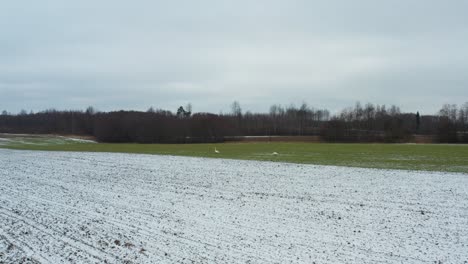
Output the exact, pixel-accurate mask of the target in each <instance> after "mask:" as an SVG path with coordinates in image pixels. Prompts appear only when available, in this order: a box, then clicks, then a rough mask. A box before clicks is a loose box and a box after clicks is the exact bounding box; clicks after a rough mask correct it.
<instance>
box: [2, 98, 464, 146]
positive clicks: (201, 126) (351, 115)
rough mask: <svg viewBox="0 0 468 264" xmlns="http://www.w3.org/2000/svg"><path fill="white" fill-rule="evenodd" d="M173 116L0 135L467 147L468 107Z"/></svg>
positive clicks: (28, 117) (78, 116) (54, 123)
mask: <svg viewBox="0 0 468 264" xmlns="http://www.w3.org/2000/svg"><path fill="white" fill-rule="evenodd" d="M186 108H187V110H186V109H184V108H183V107H179V109H178V110H177V112H175V113H173V112H171V111H166V110H154V109H153V108H150V109H149V110H148V111H146V112H140V111H115V112H96V111H94V109H93V108H92V107H89V108H88V109H87V110H85V111H57V110H46V111H42V112H38V113H32V112H31V113H27V112H26V111H21V112H20V113H19V114H16V115H12V114H9V113H8V112H6V111H3V112H2V114H1V115H0V133H28V134H69V135H86V136H94V137H95V138H96V139H97V140H98V141H100V142H138V143H202V142H222V141H224V140H225V139H226V138H232V137H237V136H296V135H300V136H307V135H315V136H320V137H321V138H322V139H323V140H324V141H328V142H409V141H411V140H413V136H414V135H427V136H430V137H431V138H434V139H435V140H436V141H437V142H445V143H456V142H463V143H468V103H465V104H463V105H462V106H460V107H457V106H456V105H451V104H446V105H444V106H443V107H442V109H441V110H440V111H439V113H438V114H437V115H419V113H402V112H401V111H400V109H399V108H398V107H396V106H391V107H389V108H387V107H386V106H385V105H374V104H370V103H368V104H366V105H364V106H362V105H361V104H360V103H356V105H355V106H354V107H349V108H346V109H344V110H343V111H341V112H340V113H338V114H336V115H333V116H331V115H330V113H329V111H328V110H324V109H314V108H311V107H309V106H307V105H306V104H303V105H301V106H300V107H299V108H297V107H294V106H289V107H282V106H281V105H273V106H271V108H270V112H269V113H251V112H246V113H243V112H242V110H241V108H240V105H239V103H237V102H234V103H233V104H232V112H231V113H229V114H211V113H194V114H192V113H191V106H190V105H189V106H188V107H186Z"/></svg>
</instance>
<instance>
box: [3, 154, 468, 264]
mask: <svg viewBox="0 0 468 264" xmlns="http://www.w3.org/2000/svg"><path fill="white" fill-rule="evenodd" d="M466 186H468V177H467V175H466V174H460V173H444V172H416V171H402V170H376V169H363V168H348V167H335V166H315V165H301V164H291V163H279V162H258V161H240V160H226V159H206V158H192V157H175V156H160V155H133V154H118V153H113V154H111V153H77V152H50V151H49V152H38V151H17V150H8V149H0V262H7V263H9V262H21V261H26V262H27V261H29V262H31V263H38V262H39V263H60V262H77V263H94V262H98V263H102V262H105V261H107V262H127V263H175V262H180V263H239V262H241V263H314V262H315V263H378V262H385V263H439V262H438V261H440V263H463V262H464V261H466V260H467V259H468V254H467V252H468V235H467V233H466V227H467V226H468V204H467V201H468V191H467V189H466Z"/></svg>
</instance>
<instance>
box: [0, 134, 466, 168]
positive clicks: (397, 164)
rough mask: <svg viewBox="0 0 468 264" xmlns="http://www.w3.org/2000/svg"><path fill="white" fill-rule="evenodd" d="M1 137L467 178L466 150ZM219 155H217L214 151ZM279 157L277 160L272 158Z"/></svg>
mask: <svg viewBox="0 0 468 264" xmlns="http://www.w3.org/2000/svg"><path fill="white" fill-rule="evenodd" d="M1 138H2V136H1V135H0V148H10V149H18V150H47V151H79V152H121V153H140V154H160V155H176V156H192V157H209V158H224V159H242V160H261V161H276V162H291V163H302V164H317V165H337V166H349V167H362V168H381V169H405V170H422V171H446V172H464V173H468V145H457V144H453V145H449V144H329V143H301V142H270V143H269V142H261V143H260V142H259V143H252V142H251V143H225V144H106V143H99V144H96V143H93V142H89V141H86V140H84V141H83V140H76V139H75V140H71V139H69V138H65V137H56V136H34V137H33V136H28V135H24V136H11V135H10V136H9V137H6V136H3V141H1ZM215 147H216V148H217V149H218V150H219V152H220V153H215V152H214V148H215ZM273 152H277V153H278V155H272V153H273Z"/></svg>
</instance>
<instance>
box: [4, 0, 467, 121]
mask: <svg viewBox="0 0 468 264" xmlns="http://www.w3.org/2000/svg"><path fill="white" fill-rule="evenodd" d="M467 12H468V1H465V0H460V1H457V0H450V1H440V0H438V1H436V0H434V1H433V0H392V1H378V0H356V1H349V0H342V1H338V0H326V1H325V0H324V1H313V0H304V1H291V0H283V1H275V0H233V1H227V0H197V1H193V0H187V1H180V0H171V1H158V0H148V1H144V0H143V1H141V0H140V1H128V0H125V1H124V0H122V1H119V0H99V1H95V0H79V1H63V0H42V1H35V0H29V1H27V0H15V1H1V3H0V111H1V110H2V109H6V110H8V111H11V112H17V111H19V110H20V109H26V110H28V111H29V110H34V111H38V110H43V109H47V108H57V109H70V108H72V109H84V108H86V107H87V106H90V105H92V106H94V107H96V108H97V109H99V110H118V109H135V110H146V109H148V108H149V107H150V106H153V107H155V108H164V109H169V110H172V111H175V110H176V109H177V107H178V106H179V105H186V104H187V103H188V102H191V103H192V105H193V110H194V111H195V112H200V111H209V112H215V113H218V112H220V111H223V112H227V111H229V105H230V104H231V103H232V102H233V101H234V100H237V101H239V102H240V104H241V106H242V108H243V110H251V111H261V112H266V111H268V109H269V106H270V105H271V104H282V105H290V104H292V103H293V104H295V105H300V104H301V103H302V102H307V103H308V104H309V105H310V106H314V107H320V108H328V109H330V110H332V111H337V110H340V109H342V108H344V107H346V106H352V105H354V103H355V102H356V101H361V103H366V102H368V101H370V102H373V103H377V104H396V105H399V106H401V108H402V110H404V111H417V110H419V111H421V112H422V113H425V114H432V113H435V112H437V111H438V109H440V107H441V105H442V104H444V103H456V104H461V103H463V102H465V101H468V15H467Z"/></svg>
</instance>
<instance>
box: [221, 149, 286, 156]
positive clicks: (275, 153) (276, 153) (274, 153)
mask: <svg viewBox="0 0 468 264" xmlns="http://www.w3.org/2000/svg"><path fill="white" fill-rule="evenodd" d="M214 152H215V153H216V154H219V153H220V152H219V150H218V149H216V147H215V148H214ZM271 155H273V156H276V155H278V152H276V151H275V152H273V153H271Z"/></svg>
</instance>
